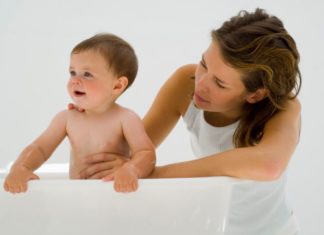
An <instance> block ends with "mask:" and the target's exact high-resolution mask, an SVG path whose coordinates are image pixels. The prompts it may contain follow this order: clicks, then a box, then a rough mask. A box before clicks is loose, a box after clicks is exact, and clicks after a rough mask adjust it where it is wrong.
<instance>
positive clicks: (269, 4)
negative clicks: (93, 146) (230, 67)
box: [0, 0, 324, 235]
mask: <svg viewBox="0 0 324 235" xmlns="http://www.w3.org/2000/svg"><path fill="white" fill-rule="evenodd" d="M256 7H261V8H265V9H267V11H268V12H269V13H271V14H274V15H276V16H278V17H279V18H281V19H282V20H283V22H284V24H285V26H286V28H287V30H288V31H289V32H290V34H291V35H292V36H293V37H294V38H295V40H296V42H297V45H298V48H299V52H300V54H301V63H300V68H301V72H302V75H303V84H302V91H301V94H300V96H299V99H300V101H301V103H302V106H303V110H302V119H303V122H302V135H301V140H300V143H299V146H298V148H297V150H296V152H295V154H294V157H293V158H292V160H291V162H290V166H289V181H288V192H287V193H288V199H289V201H290V204H291V205H292V206H293V208H294V210H295V213H296V215H297V217H298V219H299V221H300V226H301V230H302V234H307V235H321V234H323V229H322V228H321V227H322V226H321V222H322V221H321V220H320V218H322V216H321V215H320V214H321V212H322V210H323V209H324V199H323V198H324V190H323V181H322V179H324V170H323V169H324V167H323V165H324V160H323V159H324V154H323V153H324V151H323V150H322V146H321V145H322V143H323V139H324V135H323V130H324V128H323V127H324V121H323V118H322V116H323V114H324V113H323V98H324V97H323V96H324V94H323V93H324V88H323V85H324V82H323V81H324V79H323V75H322V73H321V72H320V71H321V67H323V54H324V46H323V45H324V26H323V23H324V17H323V14H322V13H323V10H324V4H323V2H322V1H321V0H318V1H316V0H313V1H312V0H308V1H304V0H286V1H282V0H280V1H278V0H272V1H261V0H260V1H255V0H249V1H247V0H218V1H216V0H201V1H189V0H177V1H175V0H163V1H149V0H147V1H141V0H137V1H126V0H118V1H117V0H116V1H111V0H106V1H104V0H101V1H100V0H92V1H85V0H70V1H66V0H57V1H54V0H53V1H46V0H30V1H27V0H26V1H23V0H21V1H19V0H0V33H1V36H0V72H1V77H0V84H1V87H0V89H1V92H0V107H1V122H0V140H1V141H0V168H4V167H5V166H6V164H7V163H8V162H10V161H13V160H14V159H15V158H16V157H17V156H18V154H19V153H20V151H21V150H22V149H23V147H25V146H26V145H27V144H29V143H30V142H31V141H32V140H33V139H34V138H36V137H37V136H38V135H39V134H40V133H41V132H42V131H43V130H44V129H45V128H46V126H47V125H48V123H49V121H50V120H51V118H52V117H53V116H54V114H56V113H57V112H58V111H60V110H62V109H64V108H65V107H66V105H67V104H68V103H69V101H70V99H69V97H68V95H67V92H66V83H67V81H68V77H69V75H68V63H69V53H70V51H71V49H72V48H73V46H74V45H75V44H76V43H78V42H80V41H82V40H84V39H85V38H88V37H90V36H93V35H94V34H95V33H100V32H111V33H115V34H117V35H119V36H121V37H123V38H124V39H125V40H127V41H129V42H130V43H131V44H132V45H133V47H134V48H135V50H136V52H137V55H138V58H139V62H140V69H139V73H138V76H137V80H136V81H135V83H134V85H133V86H132V87H131V88H130V89H129V90H128V91H127V92H126V93H125V94H123V96H122V97H120V99H119V103H120V104H122V105H124V106H128V107H130V108H132V109H133V110H135V111H136V112H137V113H138V114H139V115H140V116H142V117H143V116H144V114H145V112H146V110H148V108H149V106H150V104H151V102H152V101H153V98H154V96H155V94H156V93H157V92H158V89H159V88H160V86H161V85H162V84H163V82H164V81H165V80H166V79H167V78H168V77H169V76H170V75H171V74H172V72H173V71H174V70H175V69H176V68H177V67H179V66H180V65H183V64H187V63H197V62H198V61H199V59H200V57H201V54H202V53H203V52H204V50H205V49H206V48H207V46H208V44H209V42H210V30H212V29H214V28H218V27H219V26H220V25H221V23H222V22H223V21H225V20H227V19H228V18H229V17H231V16H233V15H235V14H236V13H238V11H239V10H241V9H246V10H254V9H255V8H256ZM321 103H322V104H321ZM68 158H69V145H68V142H67V141H65V142H64V143H63V144H62V145H61V146H60V147H59V148H58V149H57V151H56V152H55V153H54V154H53V156H52V157H51V159H50V162H67V161H68ZM191 158H192V154H191V150H190V145H189V141H188V135H187V133H186V130H185V128H184V125H183V123H182V122H179V124H178V125H177V127H176V129H175V130H174V132H173V133H172V134H171V135H170V136H169V138H168V139H167V141H165V142H164V143H163V144H162V145H161V147H160V148H159V149H158V163H159V164H165V163H169V162H175V161H181V160H186V159H191Z"/></svg>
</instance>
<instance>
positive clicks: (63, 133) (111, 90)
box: [4, 51, 155, 193]
mask: <svg viewBox="0 0 324 235" xmlns="http://www.w3.org/2000/svg"><path fill="white" fill-rule="evenodd" d="M70 73H71V78H70V80H69V83H68V91H69V94H70V96H71V97H72V99H73V100H74V102H75V103H76V104H77V105H78V106H79V107H80V110H83V112H79V111H78V110H64V111H61V112H60V113H58V114H57V115H56V116H55V117H54V118H53V120H52V121H51V123H50V125H49V126H48V128H47V129H46V130H45V131H44V132H43V133H42V134H41V135H40V136H39V137H38V138H37V139H36V140H35V141H34V142H33V143H32V144H30V145H29V146H27V147H26V148H25V149H24V150H23V151H22V153H21V154H20V156H19V158H18V159H17V160H16V162H15V163H14V165H13V167H12V168H11V171H10V173H9V174H8V176H7V177H6V180H5V182H4V188H5V190H6V191H9V192H11V193H19V192H25V191H26V190H27V182H28V181H29V180H31V179H38V178H39V177H38V176H37V175H36V174H34V171H35V170H36V169H37V168H38V167H39V166H41V165H42V164H43V163H44V162H45V161H46V160H47V159H48V158H49V157H50V156H51V154H52V153H53V151H54V150H55V148H56V147H57V146H58V145H59V144H60V143H61V142H62V140H63V139H64V138H65V137H68V139H69V141H70V144H71V156H70V178H71V179H82V178H85V177H83V176H82V174H81V173H80V172H82V171H83V170H84V169H86V168H87V167H88V166H89V164H88V162H87V160H86V159H85V158H86V156H88V155H93V156H96V155H97V154H98V153H109V154H111V155H117V156H119V155H122V156H123V158H122V159H123V160H122V161H121V158H118V159H117V158H116V159H114V160H113V161H112V162H113V163H114V165H113V166H112V167H111V168H109V169H108V170H107V169H105V171H104V173H105V174H104V175H102V176H105V177H100V178H103V180H105V181H110V180H114V188H115V190H116V191H118V192H131V191H135V190H136V189H137V187H138V178H142V177H146V176H148V175H149V174H150V173H151V171H152V170H153V168H154V165H155V151H154V147H153V144H152V142H151V140H150V139H149V137H148V136H147V134H146V132H145V129H144V126H143V123H142V120H141V119H140V118H139V117H138V115H137V114H135V113H134V112H133V111H131V110H129V109H126V108H124V107H122V106H120V105H118V104H117V103H115V100H116V99H117V97H118V96H119V95H120V94H121V93H122V92H123V91H124V89H125V87H126V85H127V78H125V77H116V76H115V75H114V74H113V73H112V72H111V71H110V70H107V68H106V62H105V60H104V59H103V58H102V56H101V55H100V54H98V53H95V52H92V51H86V52H82V53H79V54H76V55H72V56H71V66H70ZM124 162H126V163H125V164H120V163H124Z"/></svg>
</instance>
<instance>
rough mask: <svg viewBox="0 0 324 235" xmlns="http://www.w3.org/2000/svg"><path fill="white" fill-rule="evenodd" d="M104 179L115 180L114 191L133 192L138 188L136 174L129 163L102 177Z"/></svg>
mask: <svg viewBox="0 0 324 235" xmlns="http://www.w3.org/2000/svg"><path fill="white" fill-rule="evenodd" d="M102 179H103V180H104V181H110V180H113V179H114V180H115V183H114V188H115V190H116V192H123V193H128V192H134V191H136V189H137V188H138V174H137V172H136V168H135V167H134V166H133V165H132V164H131V163H125V164H124V165H123V166H122V167H120V168H119V169H118V170H116V171H115V172H114V173H112V174H110V175H108V176H106V177H104V178H102Z"/></svg>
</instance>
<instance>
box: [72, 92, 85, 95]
mask: <svg viewBox="0 0 324 235" xmlns="http://www.w3.org/2000/svg"><path fill="white" fill-rule="evenodd" d="M74 94H75V95H76V96H82V95H85V94H86V93H85V92H82V91H74Z"/></svg>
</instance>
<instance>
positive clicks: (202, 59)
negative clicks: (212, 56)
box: [201, 54, 227, 84]
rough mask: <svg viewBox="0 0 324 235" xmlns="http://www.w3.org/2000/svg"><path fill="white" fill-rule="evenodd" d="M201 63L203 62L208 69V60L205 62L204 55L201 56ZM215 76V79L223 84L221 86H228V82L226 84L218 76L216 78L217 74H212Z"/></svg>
mask: <svg viewBox="0 0 324 235" xmlns="http://www.w3.org/2000/svg"><path fill="white" fill-rule="evenodd" d="M201 61H202V62H203V64H204V65H205V66H206V68H208V67H207V63H206V60H205V56H204V54H202V55H201ZM212 75H213V79H215V80H216V81H217V82H219V83H221V84H227V83H226V82H224V81H223V80H222V79H220V78H219V77H218V76H216V75H215V74H212Z"/></svg>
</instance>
